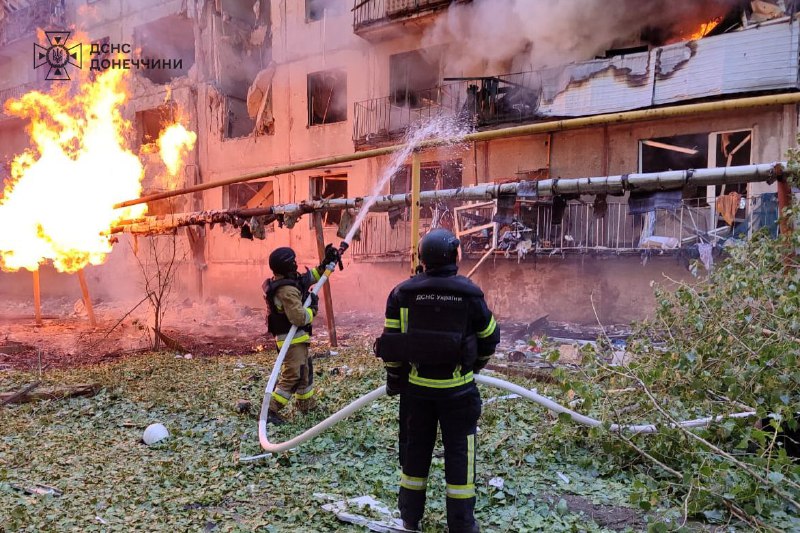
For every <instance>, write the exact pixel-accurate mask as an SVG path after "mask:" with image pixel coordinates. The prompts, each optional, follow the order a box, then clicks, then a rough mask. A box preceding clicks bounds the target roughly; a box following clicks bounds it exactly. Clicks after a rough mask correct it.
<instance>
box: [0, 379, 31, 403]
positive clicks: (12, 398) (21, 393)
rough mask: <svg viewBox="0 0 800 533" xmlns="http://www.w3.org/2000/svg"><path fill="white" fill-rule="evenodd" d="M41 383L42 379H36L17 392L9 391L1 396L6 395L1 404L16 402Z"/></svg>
mask: <svg viewBox="0 0 800 533" xmlns="http://www.w3.org/2000/svg"><path fill="white" fill-rule="evenodd" d="M40 383H41V381H34V382H33V383H31V384H30V385H27V386H25V387H23V388H22V389H20V390H18V391H17V392H13V393H9V392H7V393H5V394H2V395H0V397H4V398H3V400H2V401H0V405H7V404H10V403H14V402H15V401H17V400H18V399H20V398H22V397H23V396H25V395H26V394H28V393H29V392H31V391H32V390H33V389H35V388H36V387H38V386H39V384H40ZM6 395H7V396H6Z"/></svg>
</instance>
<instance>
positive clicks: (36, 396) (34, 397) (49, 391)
mask: <svg viewBox="0 0 800 533" xmlns="http://www.w3.org/2000/svg"><path fill="white" fill-rule="evenodd" d="M36 385H37V386H38V383H37V384H36ZM34 388H35V387H33V388H31V390H30V391H28V392H25V393H24V394H20V393H19V392H4V393H2V394H0V405H5V404H11V403H29V402H34V401H38V400H56V399H59V398H75V397H78V396H81V397H90V396H94V395H96V394H97V393H98V392H100V389H101V387H100V384H99V383H85V384H81V385H65V386H62V387H48V388H45V389H39V390H36V391H35V392H34V391H33V389H34ZM20 392H21V391H20ZM15 396H16V397H15Z"/></svg>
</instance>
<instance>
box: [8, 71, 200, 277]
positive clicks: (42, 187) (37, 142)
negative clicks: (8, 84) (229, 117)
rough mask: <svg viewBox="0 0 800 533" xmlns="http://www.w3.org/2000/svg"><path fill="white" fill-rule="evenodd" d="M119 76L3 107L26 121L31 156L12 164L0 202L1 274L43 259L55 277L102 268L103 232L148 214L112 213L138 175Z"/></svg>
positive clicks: (132, 194)
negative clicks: (88, 267) (128, 140)
mask: <svg viewBox="0 0 800 533" xmlns="http://www.w3.org/2000/svg"><path fill="white" fill-rule="evenodd" d="M125 73H126V71H125V70H122V69H109V70H106V71H105V72H103V73H102V74H100V75H99V76H97V78H96V79H95V80H94V81H90V80H88V79H86V78H83V79H81V80H80V82H79V81H78V80H76V81H74V82H69V83H65V84H62V85H61V86H60V87H57V88H54V89H53V90H52V91H51V92H50V93H40V92H36V91H34V92H30V93H27V94H25V95H24V96H22V97H21V98H20V99H19V100H11V101H9V102H7V103H6V106H5V107H6V112H7V113H9V114H13V115H16V116H19V117H21V118H24V119H29V120H30V126H29V135H30V141H31V149H30V150H28V151H26V152H24V153H22V154H20V155H18V156H17V157H15V158H14V160H13V161H12V163H11V179H10V180H9V181H8V182H7V183H6V186H5V190H4V191H3V193H2V195H0V268H2V269H3V270H12V271H13V270H18V269H20V268H25V269H28V270H31V271H33V270H36V269H37V268H38V267H39V265H40V264H42V263H45V262H46V261H48V260H49V261H52V262H53V264H54V266H55V267H56V268H57V269H58V270H59V271H61V272H75V271H77V270H80V269H81V268H83V267H85V266H86V265H89V264H93V265H97V264H100V263H102V262H103V261H104V260H105V258H106V256H107V254H108V253H109V252H111V243H110V242H109V239H108V237H107V236H106V235H108V233H109V230H110V229H111V228H112V227H113V226H114V225H115V224H116V223H117V222H119V221H120V220H123V219H134V218H138V217H140V216H142V215H144V213H145V212H146V211H147V207H146V206H145V205H137V206H132V207H128V208H124V209H114V207H113V206H114V205H115V204H117V203H120V202H122V201H125V200H129V199H131V198H136V197H138V196H139V195H140V193H141V189H142V187H141V180H142V177H143V175H144V169H143V166H142V163H141V161H140V159H139V157H138V156H137V155H135V154H134V153H133V152H131V151H130V150H129V149H128V148H127V147H126V145H127V143H126V142H125V134H126V133H130V131H131V128H130V124H129V123H128V122H127V121H126V120H125V119H123V118H122V115H121V113H120V108H121V106H122V105H123V104H124V103H125V102H126V100H127V99H128V93H127V90H126V85H125V80H124V76H125ZM73 83H74V84H75V85H77V87H75V86H74V85H71V84H73ZM192 135H194V133H192ZM175 165H179V163H175Z"/></svg>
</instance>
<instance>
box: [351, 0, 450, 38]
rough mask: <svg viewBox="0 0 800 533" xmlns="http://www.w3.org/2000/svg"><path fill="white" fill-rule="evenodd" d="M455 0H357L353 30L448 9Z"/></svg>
mask: <svg viewBox="0 0 800 533" xmlns="http://www.w3.org/2000/svg"><path fill="white" fill-rule="evenodd" d="M452 1H453V0H355V6H354V7H353V30H354V31H356V32H358V31H359V30H360V29H363V28H365V27H367V26H370V25H372V24H378V23H381V22H388V21H391V20H393V19H401V18H405V17H409V16H412V15H417V14H420V13H423V12H426V11H431V10H435V9H440V8H443V7H446V6H447V5H448V4H450V3H451V2H452Z"/></svg>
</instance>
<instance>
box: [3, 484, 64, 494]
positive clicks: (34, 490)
mask: <svg viewBox="0 0 800 533" xmlns="http://www.w3.org/2000/svg"><path fill="white" fill-rule="evenodd" d="M11 487H12V488H14V489H16V490H21V491H23V492H27V493H28V494H33V495H35V496H46V495H49V496H62V495H63V494H64V493H63V492H61V491H60V490H58V489H57V488H55V487H49V486H47V485H42V484H41V483H35V484H33V485H31V486H29V487H22V486H20V485H11Z"/></svg>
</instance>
